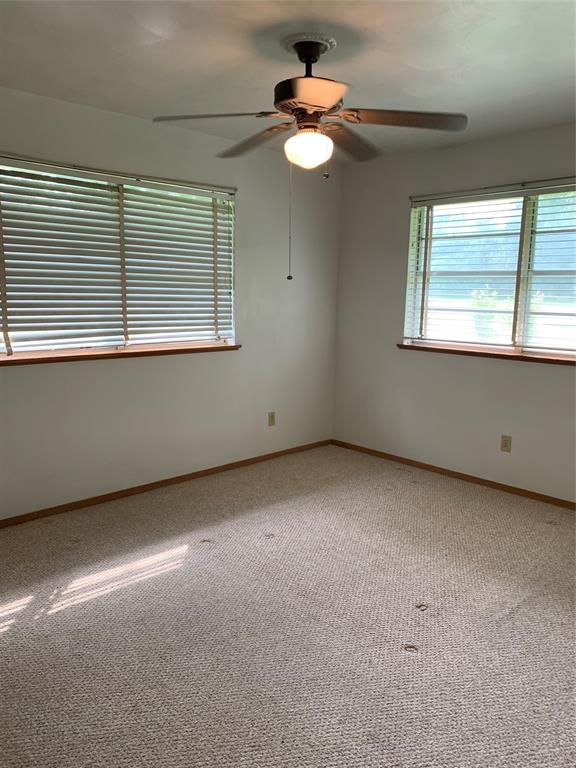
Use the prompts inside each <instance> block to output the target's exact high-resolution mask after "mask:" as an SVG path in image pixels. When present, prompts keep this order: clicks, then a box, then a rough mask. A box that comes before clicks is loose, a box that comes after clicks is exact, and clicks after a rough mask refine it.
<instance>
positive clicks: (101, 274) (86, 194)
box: [0, 164, 234, 354]
mask: <svg viewBox="0 0 576 768" xmlns="http://www.w3.org/2000/svg"><path fill="white" fill-rule="evenodd" d="M30 165H31V164H28V166H30ZM73 174H74V171H72V170H71V172H70V174H69V175H68V174H66V173H65V172H63V173H59V174H58V175H54V173H53V172H52V169H49V168H42V169H39V170H38V171H36V170H35V169H34V168H30V167H26V169H17V168H15V167H11V166H9V165H6V166H0V354H12V353H13V352H20V351H22V352H24V351H32V350H58V349H66V348H82V347H117V346H126V345H130V344H139V343H170V342H187V341H195V340H215V339H222V340H227V339H232V338H233V334H234V323H233V295H232V293H233V291H232V286H233V249H234V241H233V237H234V201H233V199H232V197H231V195H230V193H228V192H224V191H212V190H201V189H197V188H194V189H193V188H191V187H190V188H188V187H183V186H175V185H174V184H169V183H161V182H158V181H156V180H154V181H152V180H151V181H148V182H146V181H143V180H140V179H138V180H137V179H133V180H131V181H130V180H127V181H124V180H123V179H120V178H111V177H109V178H108V177H103V175H100V174H96V173H94V176H95V178H91V177H90V174H89V173H88V172H81V177H80V176H79V177H76V176H74V175H73Z"/></svg>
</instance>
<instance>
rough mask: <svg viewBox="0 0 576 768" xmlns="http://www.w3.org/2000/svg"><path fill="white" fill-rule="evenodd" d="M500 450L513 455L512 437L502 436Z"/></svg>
mask: <svg viewBox="0 0 576 768" xmlns="http://www.w3.org/2000/svg"><path fill="white" fill-rule="evenodd" d="M500 450H501V451H504V453H512V435H500Z"/></svg>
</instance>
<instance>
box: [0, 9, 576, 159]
mask: <svg viewBox="0 0 576 768" xmlns="http://www.w3.org/2000/svg"><path fill="white" fill-rule="evenodd" d="M575 9H576V6H575V5H574V4H573V3H572V2H571V1H570V0H567V1H564V0H558V1H556V0H541V1H540V2H539V1H537V0H512V1H511V2H506V0H488V1H486V0H483V1H481V0H451V1H449V2H442V1H441V0H425V1H424V2H418V1H416V0H414V1H413V0H402V1H401V2H385V1H383V2H363V1H361V0H358V1H354V0H348V1H347V2H330V1H329V0H324V1H323V2H322V1H321V2H305V1H304V0H291V1H290V2H284V1H281V0H279V1H278V2H267V1H266V0H258V1H257V2H243V0H233V1H232V2H226V1H225V0H210V1H209V2H185V1H184V0H182V1H181V2H166V1H164V2H154V0H145V1H143V2H142V1H140V0H129V1H128V2H122V1H119V2H117V1H116V0H108V1H106V0H104V1H98V2H92V0H84V1H80V0H74V1H72V2H52V0H42V1H41V2H34V1H30V0H25V1H20V2H12V1H11V0H3V2H0V29H1V32H0V46H1V47H0V85H3V86H5V87H8V88H15V89H19V90H22V91H28V92H30V93H35V94H40V95H43V96H49V97H53V98H56V99H64V100H66V101H71V102H76V103H79V104H85V105H90V106H93V107H99V108H101V109H106V110H112V111H114V112H121V113H126V114H129V115H135V116H138V117H142V118H146V119H150V118H152V117H153V116H154V115H158V114H165V113H172V114H174V113H176V114H177V113H182V112H186V113H189V112H235V111H259V110H268V109H270V108H272V93H273V86H274V84H275V83H276V82H278V81H279V80H282V79H285V78H288V77H294V76H298V75H300V74H302V65H301V64H300V63H299V62H298V61H297V60H296V57H295V56H293V55H291V54H290V53H288V52H286V51H285V50H284V49H283V48H282V47H281V45H280V42H279V41H280V39H281V38H283V37H284V36H286V35H289V34H292V33H296V32H322V33H324V34H328V35H331V36H333V37H335V38H336V40H337V42H338V45H337V48H336V49H335V50H334V51H333V52H331V53H329V54H327V55H326V56H325V57H324V58H323V59H322V60H321V61H320V63H319V64H318V65H317V67H316V70H315V72H316V74H318V75H321V76H324V77H330V78H333V79H336V80H342V81H344V82H347V83H350V84H351V87H350V90H349V92H348V95H347V97H346V99H345V104H346V106H349V107H376V108H378V107H381V108H389V109H416V110H433V111H455V112H466V113H467V114H468V115H469V118H470V126H469V129H468V130H467V131H466V132H464V133H463V134H442V133H438V132H432V131H424V130H416V129H395V128H378V127H374V126H366V127H363V128H362V129H359V130H361V132H362V133H363V135H364V136H366V137H367V138H369V139H370V140H371V141H373V142H374V143H375V144H377V145H378V146H380V147H381V148H382V149H383V150H385V151H397V150H404V149H408V148H412V147H428V146H447V145H453V144H456V143H458V142H460V141H470V140H475V139H480V138H484V137H490V136H494V135H497V134H502V133H508V132H515V131H525V130H530V129H534V128H539V127H544V126H551V125H558V124H561V123H565V122H571V121H573V120H574V110H575V104H574V102H575V96H574V94H575V74H574V73H575V58H574V51H575V12H576V11H575ZM184 127H190V129H193V130H201V131H203V132H205V133H209V134H213V135H216V136H222V137H225V138H230V139H237V138H242V137H245V136H247V135H249V134H250V133H252V132H254V131H256V130H260V129H261V128H262V127H263V126H262V123H261V122H257V121H256V120H253V119H252V118H237V119H233V120H206V121H202V123H198V122H196V123H179V124H178V128H177V129H175V128H174V127H173V126H166V125H163V126H162V127H159V130H165V131H172V130H181V129H182V128H184ZM276 141H277V142H278V140H276ZM278 146H280V142H278Z"/></svg>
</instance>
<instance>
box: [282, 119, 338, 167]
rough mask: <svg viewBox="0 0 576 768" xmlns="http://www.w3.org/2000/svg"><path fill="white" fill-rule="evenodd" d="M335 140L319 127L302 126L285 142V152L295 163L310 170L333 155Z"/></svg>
mask: <svg viewBox="0 0 576 768" xmlns="http://www.w3.org/2000/svg"><path fill="white" fill-rule="evenodd" d="M333 151H334V142H333V141H332V139H331V138H330V137H329V136H326V134H324V133H322V132H321V131H319V130H318V129H317V128H300V130H299V131H298V132H297V133H295V134H294V136H291V137H290V138H289V139H288V141H287V142H286V143H285V144H284V153H285V155H286V157H287V158H288V160H289V161H290V162H291V163H293V164H294V165H298V166H300V168H305V169H306V170H310V169H312V168H317V167H318V166H319V165H322V163H326V162H327V161H328V160H330V158H331V157H332V152H333Z"/></svg>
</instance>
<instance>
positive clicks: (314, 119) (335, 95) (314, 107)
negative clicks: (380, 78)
mask: <svg viewBox="0 0 576 768" xmlns="http://www.w3.org/2000/svg"><path fill="white" fill-rule="evenodd" d="M281 44H282V46H283V47H284V48H285V49H286V50H288V51H290V52H291V53H295V54H296V55H297V56H298V59H299V60H300V61H301V62H302V63H303V64H304V67H305V72H304V76H303V77H292V78H290V79H288V80H282V81H281V82H279V83H277V84H276V86H275V87H274V106H275V107H276V110H277V111H276V112H262V111H261V112H235V113H228V114H196V115H162V116H160V117H155V118H154V122H168V121H171V122H172V121H176V120H196V119H204V118H215V117H258V118H287V119H288V120H289V122H281V123H276V125H273V126H271V127H269V128H266V129H264V130H263V131H260V132H259V133H257V134H255V135H253V136H250V137H249V138H248V139H244V140H243V141H241V142H239V143H238V144H235V145H234V146H232V147H230V148H229V149H227V150H225V151H224V152H221V153H220V154H219V157H238V156H239V155H243V154H245V153H246V152H250V151H251V150H253V149H257V148H258V147H259V146H261V145H262V144H264V143H265V142H267V141H269V140H270V139H272V138H273V137H274V136H276V135H277V134H279V133H284V132H286V131H288V130H291V129H292V128H294V127H295V128H296V129H297V131H298V132H302V131H306V132H308V133H310V132H318V133H322V134H324V135H325V137H326V138H325V139H324V141H326V140H327V138H329V140H330V141H333V142H334V144H336V146H337V147H339V148H340V149H341V150H342V151H344V152H345V153H346V154H347V155H349V156H350V157H351V158H352V159H353V160H360V161H362V160H370V159H372V158H373V157H376V156H377V155H378V154H380V152H379V150H378V149H377V148H376V147H374V146H373V145H372V144H370V142H368V141H366V139H364V138H362V137H361V136H359V135H358V134H357V133H355V132H354V131H352V130H350V128H348V127H347V125H346V124H345V123H352V124H355V125H358V126H362V125H384V126H395V127H402V128H428V129H433V130H440V131H461V130H464V128H466V125H467V122H468V118H467V117H466V115H463V114H458V113H449V112H409V111H405V110H393V109H362V108H359V107H352V108H350V107H348V108H344V107H343V103H342V100H343V98H344V95H345V94H346V92H347V90H348V86H347V85H346V83H339V82H337V81H336V80H330V79H328V78H325V77H315V76H314V75H313V74H312V66H313V65H314V64H316V62H317V61H318V59H319V58H320V56H322V55H324V54H326V53H328V52H329V51H331V50H333V49H334V48H335V47H336V41H335V40H334V38H331V37H326V36H325V35H321V34H318V33H311V34H302V33H299V34H296V35H290V37H286V38H284V39H283V40H282V41H281ZM343 123H344V124H343ZM304 138H305V137H304V136H303V139H302V146H304ZM289 159H290V158H289ZM291 162H296V164H300V163H298V162H297V161H292V160H291ZM302 167H313V166H312V165H303V166H302Z"/></svg>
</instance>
